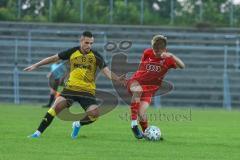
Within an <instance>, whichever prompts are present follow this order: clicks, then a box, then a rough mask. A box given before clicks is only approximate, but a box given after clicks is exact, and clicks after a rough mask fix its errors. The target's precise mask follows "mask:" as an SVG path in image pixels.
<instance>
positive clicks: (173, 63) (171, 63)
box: [167, 56, 177, 69]
mask: <svg viewBox="0 0 240 160" xmlns="http://www.w3.org/2000/svg"><path fill="white" fill-rule="evenodd" d="M167 63H168V67H169V68H174V69H176V68H177V64H176V61H175V59H174V58H173V57H172V56H171V57H169V58H168V61H167Z"/></svg>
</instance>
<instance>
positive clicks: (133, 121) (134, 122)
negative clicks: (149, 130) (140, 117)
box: [131, 120, 137, 128]
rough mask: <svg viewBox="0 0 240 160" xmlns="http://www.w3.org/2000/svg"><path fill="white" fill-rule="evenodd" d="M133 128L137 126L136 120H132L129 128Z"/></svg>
mask: <svg viewBox="0 0 240 160" xmlns="http://www.w3.org/2000/svg"><path fill="white" fill-rule="evenodd" d="M134 126H137V120H132V122H131V127H132V128H133V127H134Z"/></svg>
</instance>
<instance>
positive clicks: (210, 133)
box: [0, 104, 240, 160]
mask: <svg viewBox="0 0 240 160" xmlns="http://www.w3.org/2000/svg"><path fill="white" fill-rule="evenodd" d="M75 110H76V111H78V109H76V108H73V111H75ZM46 111H47V109H42V108H40V107H36V104H35V105H13V104H0V135H1V136H0V160H13V159H15V160H26V159H31V160H37V159H39V160H40V159H41V160H42V159H44V160H55V159H58V160H61V159H63V160H68V159H69V160H70V159H71V160H73V159H78V160H80V159H84V160H88V159H92V160H93V159H98V160H99V159H104V160H108V159H109V160H113V159H119V160H123V159H124V160H127V159H136V160H148V159H149V160H150V159H151V160H153V159H154V160H155V159H162V160H168V159H169V160H173V159H184V160H188V159H191V160H192V159H194V160H197V159H199V160H200V159H201V160H202V159H208V160H211V159H216V160H218V159H239V157H240V152H239V148H240V125H239V122H240V116H239V115H240V112H239V111H238V110H235V111H231V112H228V111H225V110H222V109H196V108H194V109H190V108H181V109H178V108H163V109H161V110H160V111H161V112H160V111H159V110H154V109H149V112H148V115H149V119H150V120H151V122H150V124H152V125H157V126H159V127H160V128H161V130H162V132H163V134H164V138H165V140H164V141H162V142H149V141H145V140H136V139H135V138H134V137H133V135H132V133H131V130H130V121H129V120H128V118H127V116H129V114H128V108H127V107H118V108H116V109H115V110H113V111H112V112H110V113H108V114H106V115H104V116H102V117H101V118H100V119H99V120H98V121H97V122H95V123H94V124H92V125H89V126H84V127H83V128H82V129H81V132H80V136H79V137H78V139H76V140H72V139H71V138H70V134H71V122H66V121H61V120H59V119H58V118H56V119H55V120H54V121H53V123H52V124H51V126H50V127H49V128H48V129H47V130H46V132H45V133H44V134H43V135H42V136H41V137H40V138H39V139H29V138H27V136H28V135H29V134H31V133H33V131H34V130H35V129H36V128H37V126H38V125H39V122H40V121H41V118H42V117H43V115H44V114H45V112H46Z"/></svg>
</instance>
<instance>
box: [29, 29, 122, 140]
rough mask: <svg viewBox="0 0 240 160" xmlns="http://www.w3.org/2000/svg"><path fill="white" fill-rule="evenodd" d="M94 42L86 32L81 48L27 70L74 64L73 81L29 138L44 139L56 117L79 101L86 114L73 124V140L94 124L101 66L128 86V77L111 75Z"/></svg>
mask: <svg viewBox="0 0 240 160" xmlns="http://www.w3.org/2000/svg"><path fill="white" fill-rule="evenodd" d="M93 42H94V37H93V35H92V33H91V32H89V31H85V32H83V34H82V36H81V38H80V46H78V47H74V48H71V49H68V50H66V51H63V52H61V53H59V54H56V55H54V56H50V57H48V58H45V59H43V60H41V61H39V62H38V63H35V64H33V65H31V66H29V67H27V68H25V69H24V71H32V70H34V69H37V68H38V67H40V66H43V65H46V64H50V63H55V62H57V61H59V60H68V61H69V64H70V73H69V78H68V80H67V82H66V84H65V87H64V89H63V91H62V92H61V94H60V96H59V97H57V98H56V100H55V102H54V104H53V105H52V107H51V108H50V109H49V110H48V112H47V113H46V115H45V117H44V118H43V120H42V122H41V123H40V125H39V127H38V129H37V130H36V131H35V132H34V133H33V134H32V135H30V136H29V137H31V138H38V137H40V135H41V134H42V133H43V132H44V130H45V129H46V128H47V127H48V126H49V125H50V123H51V122H52V120H53V119H54V117H55V116H56V115H58V114H59V113H60V112H61V111H62V110H63V109H65V108H67V107H70V106H71V105H72V103H73V102H75V101H76V102H78V103H79V104H80V105H81V106H82V108H83V109H84V110H85V111H86V114H85V117H83V118H82V119H81V120H80V121H76V122H73V131H72V134H71V136H72V138H73V139H75V138H76V137H77V135H78V133H79V130H80V127H81V126H83V125H86V124H90V123H92V122H94V121H95V120H96V119H97V118H98V116H99V108H98V104H97V102H96V98H95V90H96V84H95V77H96V70H97V67H98V68H99V69H100V70H101V72H102V73H103V74H104V75H105V76H106V77H107V78H109V79H110V80H114V81H117V82H119V83H121V84H124V83H125V77H124V76H117V75H116V74H114V73H113V72H111V71H110V69H109V68H108V67H107V65H106V63H105V61H104V59H103V57H102V56H101V55H100V54H99V53H98V52H97V51H93V50H92V49H91V47H92V44H93Z"/></svg>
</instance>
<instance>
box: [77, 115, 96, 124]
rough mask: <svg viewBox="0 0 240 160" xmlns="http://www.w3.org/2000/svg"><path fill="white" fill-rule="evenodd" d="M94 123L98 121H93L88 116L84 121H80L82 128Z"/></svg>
mask: <svg viewBox="0 0 240 160" xmlns="http://www.w3.org/2000/svg"><path fill="white" fill-rule="evenodd" d="M94 121H96V119H94V120H91V119H90V118H89V116H88V115H86V116H85V117H83V119H81V120H80V124H81V126H84V125H87V124H90V123H93V122H94Z"/></svg>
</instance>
